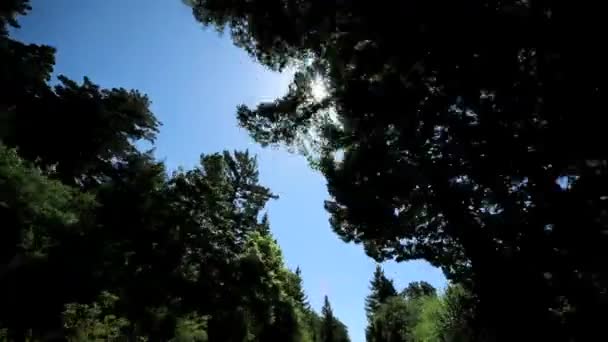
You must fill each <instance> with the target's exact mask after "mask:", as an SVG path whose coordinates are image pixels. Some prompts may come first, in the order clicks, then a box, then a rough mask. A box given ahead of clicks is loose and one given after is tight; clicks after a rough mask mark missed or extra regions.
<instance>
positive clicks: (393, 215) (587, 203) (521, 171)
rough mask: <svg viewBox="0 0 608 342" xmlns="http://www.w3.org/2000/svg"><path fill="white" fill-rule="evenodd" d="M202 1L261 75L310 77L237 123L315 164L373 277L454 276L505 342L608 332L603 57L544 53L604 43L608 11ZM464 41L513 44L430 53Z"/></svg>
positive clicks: (210, 21)
mask: <svg viewBox="0 0 608 342" xmlns="http://www.w3.org/2000/svg"><path fill="white" fill-rule="evenodd" d="M188 2H189V4H190V5H191V6H192V7H193V12H194V15H195V17H196V19H197V20H199V21H200V22H201V23H203V24H205V25H211V26H215V27H216V28H218V30H222V31H226V32H229V33H230V34H231V36H232V38H233V40H234V42H235V44H236V45H237V46H240V47H242V48H243V49H245V50H246V51H247V52H249V53H250V54H251V55H252V56H253V57H255V58H256V59H257V60H258V61H259V62H261V63H263V64H264V65H266V66H268V67H270V68H273V69H283V68H285V67H286V66H295V67H296V69H297V70H298V72H296V75H295V78H294V82H293V84H292V86H291V87H290V88H289V90H288V92H287V94H286V95H285V96H284V97H282V98H279V99H277V100H276V101H274V102H270V103H263V104H260V105H259V106H257V107H256V108H248V107H245V106H241V107H239V108H238V118H239V121H240V123H241V125H242V126H243V127H245V128H247V129H248V130H249V131H250V132H251V135H252V136H253V137H254V138H255V139H256V140H258V141H259V142H260V143H261V144H263V145H268V144H277V143H284V144H286V145H289V146H292V147H302V148H304V149H306V150H307V151H309V152H312V153H310V154H309V157H311V159H313V162H314V165H315V166H316V167H317V168H319V169H320V170H321V171H322V172H323V174H324V175H325V177H326V179H327V183H328V189H329V193H330V194H331V196H332V198H331V200H329V201H327V202H326V208H327V210H328V211H329V213H330V214H331V224H332V226H333V229H334V231H335V232H336V233H337V234H338V235H339V236H341V237H342V238H343V239H344V240H345V241H350V242H355V243H361V244H362V245H363V246H364V248H365V250H366V252H367V253H368V254H369V255H370V256H372V257H373V258H375V259H377V260H383V259H390V258H394V259H396V260H410V259H418V258H424V259H426V260H428V261H429V262H431V263H432V264H433V265H435V266H438V267H441V268H442V269H443V270H444V272H445V273H446V274H447V275H448V277H450V278H451V279H452V280H454V281H457V282H462V283H464V284H465V285H466V286H467V287H468V288H469V289H470V290H472V291H473V293H474V295H475V296H476V297H478V298H479V305H478V310H479V311H480V315H478V317H480V318H481V319H483V320H484V323H483V324H484V325H486V326H487V327H488V328H489V330H490V332H491V333H490V334H491V335H494V336H495V337H496V338H498V339H500V340H505V341H512V340H519V339H522V338H523V337H522V335H521V334H522V331H526V334H527V335H526V338H530V339H544V340H547V339H548V340H588V339H592V338H593V337H592V336H593V334H595V333H599V334H601V333H602V329H601V327H602V324H601V322H604V321H606V319H607V315H608V272H607V271H606V270H607V269H606V267H605V263H604V262H603V260H607V259H608V248H607V246H608V235H607V234H605V231H606V229H607V227H608V221H607V219H606V214H605V213H606V212H607V211H608V201H607V200H606V197H607V196H608V167H607V165H608V150H607V149H606V148H604V147H603V146H604V145H605V143H604V140H603V136H604V135H605V132H604V131H605V125H604V124H603V123H604V121H605V120H604V117H603V115H601V114H599V113H602V112H603V111H604V107H605V106H604V104H605V102H606V101H605V100H606V98H607V97H606V94H605V93H606V87H605V82H604V80H605V79H606V77H607V76H608V67H607V64H606V63H605V60H606V52H605V50H602V49H601V48H600V47H599V46H595V47H592V48H586V49H580V48H578V47H574V46H570V45H568V44H561V45H559V46H558V45H555V46H554V47H551V48H542V47H530V46H535V45H538V44H534V42H538V41H540V40H542V41H543V42H557V41H563V40H564V39H565V40H568V39H569V38H566V37H585V36H588V35H589V34H591V35H593V34H594V33H595V32H602V27H601V26H603V25H602V24H603V20H602V19H601V18H600V14H599V13H602V11H601V10H600V9H599V8H596V7H595V6H589V5H582V4H581V5H578V4H577V5H566V4H565V3H562V2H545V1H518V0H512V1H511V0H508V1H496V0H480V1H469V2H466V3H460V2H458V3H457V2H449V1H406V2H403V1H396V2H390V3H388V2H387V3H382V4H378V3H376V2H353V1H325V0H316V1H307V2H297V1H291V0H276V1H262V0H257V1H256V0H254V1H246V0H236V1H230V2H226V1H214V0H191V1H188ZM575 22H576V23H580V24H577V25H573V24H572V23H575ZM463 37H469V38H470V39H474V40H479V41H486V42H504V41H506V42H513V43H501V44H493V45H492V46H491V47H486V48H478V47H467V46H459V47H456V48H455V47H453V46H452V45H451V44H449V45H446V44H439V45H436V46H434V47H428V44H424V43H427V42H428V41H432V40H435V39H440V40H441V41H442V42H445V41H461V40H462V39H464V38H463ZM473 37H474V38H473ZM406 43H407V44H406ZM404 44H406V45H404ZM315 80H317V81H316V82H319V81H320V82H323V83H324V84H325V86H326V88H327V96H326V97H325V98H323V99H316V98H315V97H314V96H312V92H311V89H312V84H313V82H315ZM522 308H525V310H522ZM515 313H517V314H515ZM514 327H518V328H517V329H514Z"/></svg>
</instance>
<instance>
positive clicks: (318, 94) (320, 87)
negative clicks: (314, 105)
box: [311, 79, 329, 101]
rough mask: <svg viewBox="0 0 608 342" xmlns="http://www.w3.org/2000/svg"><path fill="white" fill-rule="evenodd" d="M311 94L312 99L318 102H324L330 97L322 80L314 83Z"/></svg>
mask: <svg viewBox="0 0 608 342" xmlns="http://www.w3.org/2000/svg"><path fill="white" fill-rule="evenodd" d="M311 93H312V97H313V98H314V99H315V100H317V101H320V100H323V99H324V98H326V97H327V96H328V95H329V94H328V93H327V88H326V87H325V84H324V83H323V81H322V80H320V79H315V80H314V81H312V86H311Z"/></svg>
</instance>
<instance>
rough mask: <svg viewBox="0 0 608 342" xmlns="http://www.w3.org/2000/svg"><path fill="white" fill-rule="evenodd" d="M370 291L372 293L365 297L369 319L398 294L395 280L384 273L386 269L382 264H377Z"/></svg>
mask: <svg viewBox="0 0 608 342" xmlns="http://www.w3.org/2000/svg"><path fill="white" fill-rule="evenodd" d="M370 291H371V293H370V294H369V295H368V296H367V297H366V298H365V312H366V313H367V317H368V319H370V318H371V316H372V315H373V314H374V312H375V311H376V310H377V309H378V307H379V306H380V305H382V304H383V303H385V302H386V300H387V299H389V298H391V297H394V296H396V295H397V290H395V286H394V285H393V280H392V279H388V278H387V277H386V276H385V275H384V270H383V269H382V267H381V266H380V265H376V270H375V271H374V275H373V277H372V280H371V281H370Z"/></svg>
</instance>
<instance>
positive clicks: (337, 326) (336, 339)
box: [319, 296, 350, 342]
mask: <svg viewBox="0 0 608 342" xmlns="http://www.w3.org/2000/svg"><path fill="white" fill-rule="evenodd" d="M320 325H321V331H320V334H319V335H320V340H319V341H321V342H350V339H349V337H348V331H347V329H346V326H345V325H344V324H343V323H342V322H340V320H338V319H337V318H336V317H335V316H334V313H333V310H332V308H331V304H330V303H329V298H328V297H327V296H325V298H324V299H323V307H322V308H321V323H320Z"/></svg>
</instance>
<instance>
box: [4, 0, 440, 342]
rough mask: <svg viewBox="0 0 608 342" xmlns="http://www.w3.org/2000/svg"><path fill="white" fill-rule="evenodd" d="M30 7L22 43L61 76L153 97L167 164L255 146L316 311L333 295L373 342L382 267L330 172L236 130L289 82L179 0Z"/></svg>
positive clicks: (358, 333)
mask: <svg viewBox="0 0 608 342" xmlns="http://www.w3.org/2000/svg"><path fill="white" fill-rule="evenodd" d="M32 5H33V7H34V10H33V12H32V13H31V14H30V15H28V16H27V17H24V18H22V19H21V24H22V29H20V30H18V31H16V32H15V33H14V34H13V36H15V37H17V38H18V39H22V40H24V41H28V42H35V43H45V44H48V45H52V46H54V47H56V48H57V49H58V52H57V56H56V58H57V63H56V69H55V70H56V72H57V73H59V74H65V75H67V76H68V77H70V78H73V79H75V80H79V81H80V80H82V77H84V76H88V77H90V78H91V80H92V81H93V82H96V83H98V84H100V85H102V86H104V87H125V88H136V89H139V90H140V91H142V92H144V93H146V94H148V96H149V97H150V99H151V100H152V103H153V105H152V109H153V111H154V112H155V114H156V116H157V117H158V118H159V119H160V120H161V121H162V122H163V126H162V127H161V132H160V134H159V137H158V140H157V144H156V146H157V149H156V155H157V156H158V158H160V159H162V160H164V161H165V162H166V163H167V165H168V167H169V168H176V167H177V166H180V165H181V166H184V167H192V166H194V165H196V163H197V162H198V158H199V155H200V154H201V153H212V152H217V151H221V150H224V149H228V150H234V149H239V150H241V149H249V150H250V151H251V152H253V153H255V154H256V155H257V156H258V162H259V168H260V177H261V182H262V183H263V184H264V185H266V186H268V187H270V188H271V189H272V190H273V192H274V193H276V194H278V195H279V196H280V199H279V200H277V201H273V202H272V203H271V204H270V205H269V206H268V211H269V215H270V220H271V225H272V231H273V233H274V235H275V237H276V238H277V240H278V241H279V244H280V245H281V247H282V249H283V252H284V255H285V259H286V261H287V263H288V265H289V266H290V267H292V268H295V267H296V266H298V265H299V266H300V267H301V268H302V272H303V277H304V285H305V288H306V292H307V294H308V297H309V299H310V302H311V304H312V305H313V307H315V308H316V309H319V308H320V307H321V304H322V300H323V296H324V295H325V294H328V295H329V297H330V301H331V303H332V305H333V307H334V312H335V313H336V314H337V315H338V316H339V317H340V319H341V320H342V321H343V322H344V323H345V324H346V325H347V326H348V328H349V331H350V335H351V338H352V340H353V342H363V341H364V340H365V338H364V328H365V325H366V322H365V314H364V310H363V300H364V297H365V296H366V295H367V294H368V285H369V278H370V276H371V274H372V273H373V270H374V262H373V261H372V260H371V259H369V258H368V257H366V256H365V254H364V253H363V251H362V248H361V247H360V246H356V245H349V244H345V243H343V242H342V241H340V240H339V239H338V238H337V236H336V235H335V234H334V233H333V232H332V231H331V229H330V227H329V224H328V221H327V214H326V213H325V211H324V209H323V200H325V199H326V198H327V196H328V195H327V192H326V188H325V181H324V180H323V178H322V176H321V175H320V174H318V173H316V172H314V171H312V170H311V169H310V168H309V167H308V165H307V163H306V161H305V160H304V159H303V158H302V157H300V156H297V155H293V154H290V153H288V152H286V151H283V150H281V149H261V148H260V147H259V146H257V145H256V144H255V143H254V142H253V141H252V140H251V139H250V138H249V137H248V135H247V132H245V131H244V130H242V129H240V128H239V127H238V126H237V123H236V118H235V108H236V106H237V105H238V104H241V103H245V104H250V105H254V104H256V103H258V102H260V101H264V100H272V99H274V98H276V97H278V96H280V95H281V94H282V93H284V91H285V90H286V87H287V85H288V83H289V81H290V80H289V75H282V74H277V73H272V72H270V71H268V70H267V69H265V68H264V67H262V66H260V65H258V64H256V63H255V62H254V61H253V60H252V59H251V58H250V57H249V56H247V55H246V54H245V53H244V52H243V51H241V50H239V49H238V48H236V47H234V46H233V45H232V42H231V41H230V39H229V37H227V36H224V37H221V36H219V35H218V34H217V32H215V31H214V30H211V29H203V28H202V27H201V26H200V25H199V24H198V23H197V22H195V20H194V18H193V17H192V15H191V13H190V11H189V9H188V8H187V7H185V6H184V5H183V4H182V3H181V1H180V0H128V1H125V0H104V1H99V0H52V1H50V0H33V1H32ZM384 267H385V270H386V273H387V274H388V275H389V276H391V277H393V278H394V279H395V281H396V283H397V285H398V286H399V287H400V288H402V287H403V286H405V285H406V284H407V283H409V282H410V281H415V280H426V281H429V282H430V283H431V284H433V285H435V286H437V287H443V286H444V285H445V279H444V277H443V275H442V274H441V272H440V271H439V270H437V269H434V268H432V267H430V266H429V265H428V264H426V263H424V262H410V263H401V264H395V263H386V264H385V265H384Z"/></svg>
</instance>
